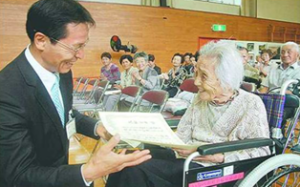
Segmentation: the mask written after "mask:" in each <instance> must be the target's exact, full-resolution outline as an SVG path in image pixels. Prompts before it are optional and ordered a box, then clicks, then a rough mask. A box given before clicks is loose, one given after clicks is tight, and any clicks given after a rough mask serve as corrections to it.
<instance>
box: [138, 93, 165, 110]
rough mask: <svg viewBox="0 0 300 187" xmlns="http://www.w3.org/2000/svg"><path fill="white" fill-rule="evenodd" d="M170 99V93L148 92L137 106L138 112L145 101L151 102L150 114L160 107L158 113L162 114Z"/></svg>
mask: <svg viewBox="0 0 300 187" xmlns="http://www.w3.org/2000/svg"><path fill="white" fill-rule="evenodd" d="M168 98H169V93H168V92H167V91H164V90H150V91H148V92H145V93H144V94H143V95H142V97H141V99H140V100H139V102H138V104H137V109H136V111H139V109H140V106H141V104H142V102H143V101H147V102H149V105H148V107H149V112H152V109H153V107H154V106H158V107H160V109H159V111H158V112H161V111H162V110H163V108H164V106H165V104H166V101H167V99H168Z"/></svg>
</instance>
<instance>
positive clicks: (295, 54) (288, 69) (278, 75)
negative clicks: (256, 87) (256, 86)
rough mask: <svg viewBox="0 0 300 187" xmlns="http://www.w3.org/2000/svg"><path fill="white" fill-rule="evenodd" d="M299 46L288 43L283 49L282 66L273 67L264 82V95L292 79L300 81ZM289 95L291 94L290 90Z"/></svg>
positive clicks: (262, 90)
mask: <svg viewBox="0 0 300 187" xmlns="http://www.w3.org/2000/svg"><path fill="white" fill-rule="evenodd" d="M298 58H299V46H298V44H296V43H294V42H286V43H285V44H283V45H282V47H281V61H282V64H280V65H277V66H271V69H270V72H269V74H268V75H267V77H266V79H265V80H264V81H263V82H262V86H263V88H262V89H261V90H260V91H261V92H262V93H267V92H268V91H270V90H273V89H274V88H278V87H281V86H282V85H283V83H284V82H285V81H287V80H291V79H300V66H299V59H298ZM289 90H290V91H288V93H291V91H292V90H291V89H289Z"/></svg>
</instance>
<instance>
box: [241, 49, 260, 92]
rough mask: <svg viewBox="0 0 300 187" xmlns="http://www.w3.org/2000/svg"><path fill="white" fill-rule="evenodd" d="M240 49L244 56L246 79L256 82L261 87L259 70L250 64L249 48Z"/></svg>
mask: <svg viewBox="0 0 300 187" xmlns="http://www.w3.org/2000/svg"><path fill="white" fill-rule="evenodd" d="M238 50H239V52H240V54H241V56H242V58H243V64H244V80H245V81H246V82H252V83H255V84H256V85H257V87H259V86H260V79H259V70H258V69H256V68H254V67H252V66H251V65H250V64H248V61H249V53H248V49H246V48H245V47H238Z"/></svg>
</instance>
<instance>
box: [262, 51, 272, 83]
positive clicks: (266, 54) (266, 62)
mask: <svg viewBox="0 0 300 187" xmlns="http://www.w3.org/2000/svg"><path fill="white" fill-rule="evenodd" d="M271 56H272V51H271V50H270V49H265V50H263V51H262V53H261V58H262V60H263V63H262V64H261V65H260V67H259V71H260V75H261V79H262V80H264V79H265V78H266V77H267V75H268V73H269V72H270V69H271V65H270V60H271Z"/></svg>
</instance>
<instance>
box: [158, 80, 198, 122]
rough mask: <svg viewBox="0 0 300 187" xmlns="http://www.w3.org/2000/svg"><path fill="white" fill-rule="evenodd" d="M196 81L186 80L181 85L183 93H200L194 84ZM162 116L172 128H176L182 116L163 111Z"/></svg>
mask: <svg viewBox="0 0 300 187" xmlns="http://www.w3.org/2000/svg"><path fill="white" fill-rule="evenodd" d="M194 82H195V80H194V79H186V80H184V81H183V82H182V84H181V85H180V90H181V91H186V92H191V93H194V94H196V93H198V87H197V86H196V85H195V84H194ZM162 115H163V116H164V118H165V120H166V122H167V123H168V124H169V126H170V127H171V128H176V127H177V125H178V123H179V121H180V119H181V117H182V115H174V114H172V113H171V112H168V111H163V112H162Z"/></svg>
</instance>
